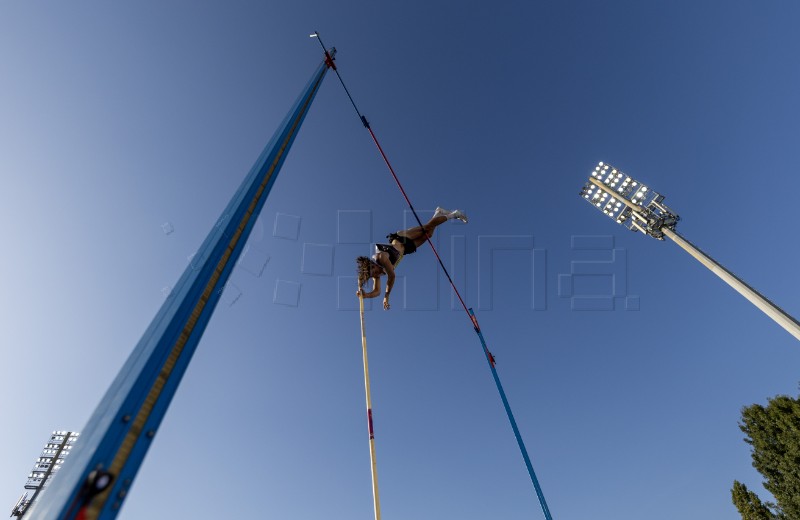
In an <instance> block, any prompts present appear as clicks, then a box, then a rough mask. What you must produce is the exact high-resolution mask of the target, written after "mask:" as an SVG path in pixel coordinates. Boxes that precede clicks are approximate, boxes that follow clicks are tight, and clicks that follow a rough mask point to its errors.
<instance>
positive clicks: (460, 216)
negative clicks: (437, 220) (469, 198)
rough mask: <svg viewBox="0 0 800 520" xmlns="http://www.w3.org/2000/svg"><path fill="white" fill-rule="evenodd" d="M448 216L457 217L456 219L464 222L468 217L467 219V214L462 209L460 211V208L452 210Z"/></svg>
mask: <svg viewBox="0 0 800 520" xmlns="http://www.w3.org/2000/svg"><path fill="white" fill-rule="evenodd" d="M450 218H457V219H458V220H460V221H461V222H463V223H464V224H466V223H467V221H468V220H469V219H467V215H466V214H465V213H464V212H463V211H461V210H460V209H457V210H455V211H453V212H452V213H450Z"/></svg>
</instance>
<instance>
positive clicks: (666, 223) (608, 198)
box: [580, 162, 680, 240]
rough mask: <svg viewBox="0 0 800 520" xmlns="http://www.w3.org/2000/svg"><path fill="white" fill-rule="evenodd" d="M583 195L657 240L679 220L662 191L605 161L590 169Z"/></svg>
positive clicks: (618, 218)
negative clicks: (651, 187)
mask: <svg viewBox="0 0 800 520" xmlns="http://www.w3.org/2000/svg"><path fill="white" fill-rule="evenodd" d="M580 195H581V197H582V198H583V199H584V200H586V201H587V202H588V203H589V204H591V205H592V206H594V207H596V208H597V209H598V210H599V211H602V212H603V214H604V215H606V216H607V217H609V218H611V219H613V220H614V221H615V222H616V223H617V224H622V225H624V226H625V227H627V228H628V229H630V230H631V231H634V232H635V231H641V232H642V233H645V234H647V235H650V236H651V237H653V238H657V239H658V240H664V231H663V228H668V229H675V225H676V224H677V223H678V221H679V220H680V217H679V216H678V215H677V214H675V212H673V211H672V210H671V209H669V208H668V207H667V206H666V205H664V204H663V203H662V201H663V200H664V196H663V195H659V194H658V193H656V192H654V191H653V190H651V189H650V188H649V187H647V186H645V185H644V184H642V183H640V182H639V181H637V180H636V179H633V178H632V177H630V176H629V175H627V174H625V173H624V172H622V171H621V170H619V169H617V168H614V167H613V166H611V165H610V164H606V163H603V162H601V163H599V164H598V165H597V166H595V168H594V170H592V171H591V173H590V175H589V182H587V183H586V184H585V185H584V186H583V188H582V189H581V193H580Z"/></svg>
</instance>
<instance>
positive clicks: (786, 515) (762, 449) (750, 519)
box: [731, 395, 800, 520]
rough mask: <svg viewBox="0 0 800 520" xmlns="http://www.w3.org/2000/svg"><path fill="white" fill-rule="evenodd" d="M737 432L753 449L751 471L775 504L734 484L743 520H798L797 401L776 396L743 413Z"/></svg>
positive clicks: (799, 455) (799, 404) (799, 453)
mask: <svg viewBox="0 0 800 520" xmlns="http://www.w3.org/2000/svg"><path fill="white" fill-rule="evenodd" d="M739 428H741V430H742V431H743V432H744V433H745V435H746V437H745V442H747V443H748V444H749V445H750V446H752V457H753V467H754V468H756V469H757V470H758V472H759V473H761V474H762V475H763V476H764V479H765V480H764V487H765V488H766V489H767V491H769V492H770V493H772V496H773V497H775V501H776V503H775V504H773V503H770V502H762V501H761V499H760V498H759V497H758V495H757V494H756V493H754V492H752V491H750V490H749V489H747V487H746V486H745V485H744V484H742V483H740V482H738V481H734V483H733V489H731V496H732V499H733V503H734V505H735V506H736V508H737V509H738V510H739V513H740V514H741V515H742V520H800V397H798V398H797V399H794V398H791V397H789V396H785V395H779V396H777V397H774V398H772V399H770V400H769V402H768V405H767V406H766V407H765V406H761V405H759V404H754V405H752V406H748V407H745V408H744V409H742V422H741V423H740V424H739Z"/></svg>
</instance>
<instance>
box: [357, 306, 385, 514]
mask: <svg viewBox="0 0 800 520" xmlns="http://www.w3.org/2000/svg"><path fill="white" fill-rule="evenodd" d="M358 302H359V306H360V309H361V350H362V352H363V356H364V390H365V391H366V395H367V425H368V427H369V460H370V463H371V467H372V500H373V503H374V505H375V520H381V499H380V497H379V496H378V463H377V462H376V461H375V431H374V430H373V428H372V395H371V393H370V390H369V363H368V362H367V332H366V329H365V328H364V298H363V297H362V296H359V297H358Z"/></svg>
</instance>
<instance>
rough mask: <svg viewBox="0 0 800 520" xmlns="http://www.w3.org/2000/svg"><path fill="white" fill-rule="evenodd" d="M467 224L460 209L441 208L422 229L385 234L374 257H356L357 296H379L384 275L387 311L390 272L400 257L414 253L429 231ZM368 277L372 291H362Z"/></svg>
mask: <svg viewBox="0 0 800 520" xmlns="http://www.w3.org/2000/svg"><path fill="white" fill-rule="evenodd" d="M454 218H457V219H458V220H460V221H462V222H464V223H465V224H466V222H467V216H466V215H465V214H464V212H463V211H461V210H458V209H457V210H455V211H450V210H446V209H444V208H436V211H435V212H434V213H433V217H432V218H431V219H430V220H429V221H428V223H427V224H425V225H424V226H422V227H420V226H416V227H413V228H410V229H406V230H404V231H398V232H396V233H391V234H389V235H386V238H388V239H389V243H388V244H375V254H374V255H372V258H371V259H370V258H367V257H366V256H359V257H358V258H357V259H356V264H357V266H358V292H357V293H356V294H357V295H358V296H360V297H362V298H374V297H376V296H378V295H379V294H380V293H381V276H383V275H386V293H385V294H384V296H383V308H384V309H385V310H389V294H390V293H391V292H392V287H393V286H394V270H395V267H396V266H397V263H398V262H399V261H400V259H401V258H403V256H404V255H410V254H411V253H413V252H414V251H416V250H417V248H418V247H420V246H421V245H422V244H424V243H425V241H426V240H427V239H428V238H429V237H431V236H433V231H434V230H435V229H436V227H437V226H439V225H440V224H443V223H444V222H447V221H448V220H450V219H454ZM370 278H372V290H371V291H370V292H364V290H363V287H364V284H365V283H367V280H369V279H370Z"/></svg>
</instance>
